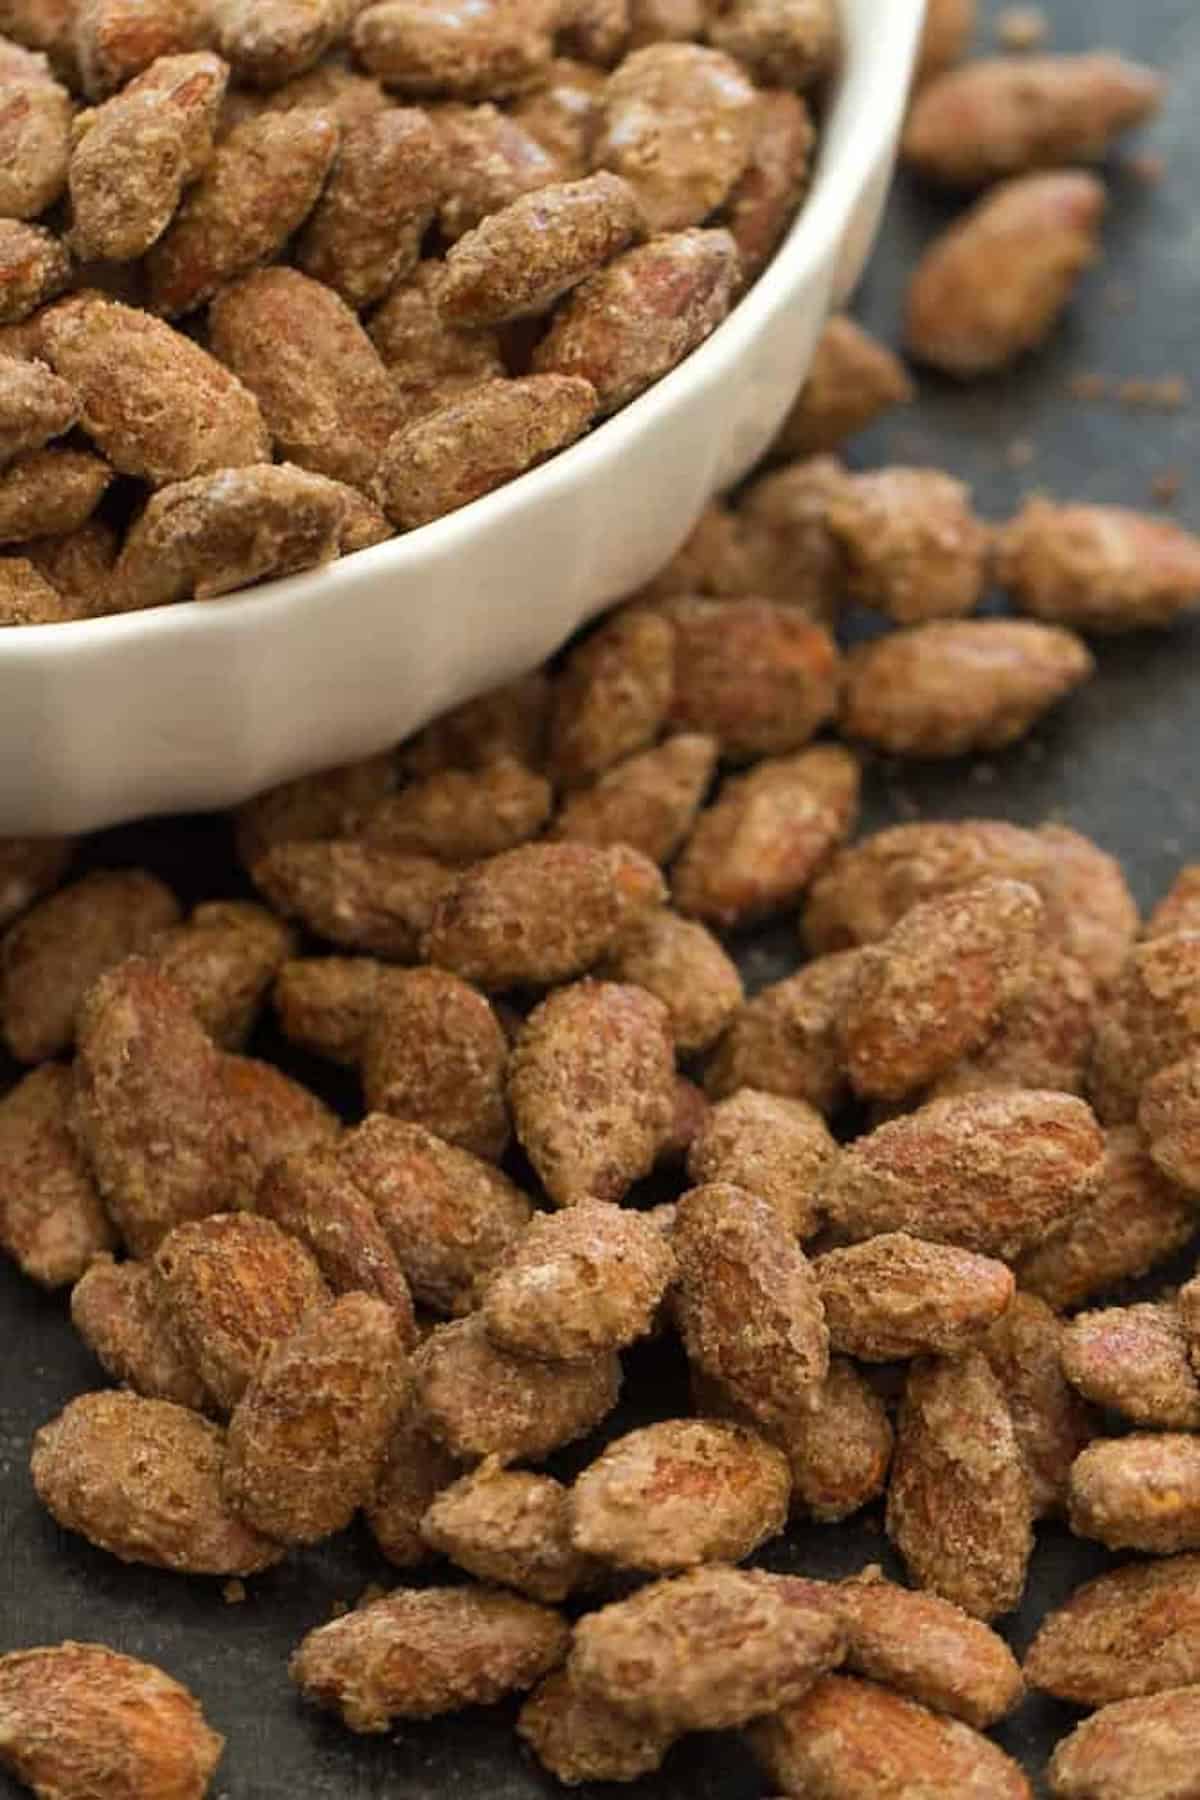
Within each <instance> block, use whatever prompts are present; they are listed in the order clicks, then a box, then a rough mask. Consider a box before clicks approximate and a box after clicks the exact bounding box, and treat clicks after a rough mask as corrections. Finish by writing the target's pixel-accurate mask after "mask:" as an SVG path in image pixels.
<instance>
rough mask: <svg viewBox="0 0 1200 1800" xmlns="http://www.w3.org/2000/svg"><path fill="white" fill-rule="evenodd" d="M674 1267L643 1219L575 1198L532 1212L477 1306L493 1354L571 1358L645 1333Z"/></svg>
mask: <svg viewBox="0 0 1200 1800" xmlns="http://www.w3.org/2000/svg"><path fill="white" fill-rule="evenodd" d="M674 1270H675V1259H674V1256H673V1254H672V1252H671V1249H670V1246H669V1244H668V1243H667V1242H666V1241H665V1239H664V1238H663V1235H662V1233H661V1232H660V1231H658V1230H657V1229H656V1227H655V1225H654V1224H653V1223H652V1222H651V1221H650V1220H649V1219H648V1218H646V1217H645V1216H644V1215H642V1214H640V1213H634V1212H626V1211H623V1210H621V1209H620V1208H618V1207H615V1206H607V1205H599V1204H595V1203H591V1202H584V1203H583V1204H581V1205H579V1206H572V1207H569V1208H568V1209H567V1211H566V1212H562V1213H549V1214H547V1213H537V1214H535V1215H534V1217H533V1219H532V1220H531V1221H530V1223H529V1225H528V1226H527V1228H526V1229H525V1231H524V1232H522V1234H521V1236H520V1237H519V1238H518V1239H517V1240H516V1242H515V1243H514V1244H513V1246H512V1248H511V1249H510V1250H509V1251H508V1253H507V1255H506V1256H505V1258H504V1260H503V1262H502V1263H501V1264H500V1266H499V1268H498V1269H497V1270H496V1273H495V1274H494V1275H493V1276H492V1277H491V1279H490V1281H489V1282H488V1283H487V1286H486V1288H485V1289H484V1292H483V1298H482V1302H481V1307H480V1311H481V1314H482V1317H483V1321H484V1324H485V1326H486V1329H487V1334H488V1336H489V1337H490V1338H491V1340H492V1342H493V1343H495V1344H498V1345H499V1346H500V1348H501V1349H502V1350H508V1351H510V1352H511V1353H512V1354H513V1355H514V1356H529V1357H533V1358H535V1359H536V1360H538V1361H545V1362H577V1361H579V1360H581V1359H585V1358H587V1357H591V1356H596V1355H599V1354H600V1353H602V1352H604V1351H608V1350H622V1349H624V1348H625V1347H626V1345H628V1344H631V1343H633V1341H634V1340H635V1339H636V1338H639V1337H642V1336H644V1335H645V1333H646V1332H648V1331H649V1330H650V1328H651V1326H652V1324H653V1322H654V1317H655V1313H656V1310H657V1308H658V1305H659V1303H660V1301H661V1300H662V1298H663V1295H664V1294H665V1292H666V1290H667V1286H668V1284H669V1283H670V1280H671V1278H672V1275H673V1274H674Z"/></svg>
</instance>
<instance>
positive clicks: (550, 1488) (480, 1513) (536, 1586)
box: [421, 1463, 591, 1606]
mask: <svg viewBox="0 0 1200 1800" xmlns="http://www.w3.org/2000/svg"><path fill="white" fill-rule="evenodd" d="M421 1536H422V1537H423V1538H424V1540H425V1542H426V1543H427V1544H428V1545H429V1546H430V1548H431V1549H433V1550H440V1551H441V1552H442V1554H443V1555H445V1556H448V1557H449V1558H450V1560H451V1562H454V1563H457V1564H458V1566H459V1568H461V1569H466V1570H467V1571H468V1573H470V1574H472V1575H474V1576H476V1577H477V1578H478V1579H479V1580H480V1581H492V1582H498V1583H499V1584H500V1585H501V1586H502V1587H511V1588H516V1589H517V1591H518V1592H519V1593H522V1594H527V1595H528V1596H529V1598H530V1599H531V1600H540V1601H542V1602H543V1603H544V1604H545V1605H549V1606H553V1605H556V1604H557V1602H558V1601H560V1600H565V1599H566V1597H567V1595H568V1594H569V1593H570V1591H571V1589H572V1588H573V1587H575V1586H577V1585H578V1583H579V1582H580V1581H582V1580H583V1579H584V1578H585V1577H586V1576H587V1575H588V1573H589V1572H590V1571H591V1564H590V1562H589V1560H588V1558H587V1557H586V1556H584V1555H582V1554H581V1553H580V1552H579V1551H578V1550H576V1549H575V1548H574V1547H573V1546H572V1543H571V1508H570V1500H569V1497H568V1493H567V1490H566V1488H564V1487H563V1486H562V1485H561V1483H559V1482H557V1481H555V1480H554V1479H553V1478H552V1477H551V1476H549V1475H531V1474H530V1473H529V1472H528V1471H527V1470H524V1469H502V1468H498V1467H496V1466H495V1465H494V1464H492V1463H484V1464H483V1465H482V1467H480V1468H478V1469H475V1470H473V1471H472V1473H471V1474H469V1475H463V1476H460V1478H459V1479H458V1480H457V1481H456V1482H454V1483H453V1485H452V1486H450V1487H446V1488H443V1489H442V1491H441V1493H440V1494H438V1495H437V1497H436V1498H435V1499H434V1501H433V1504H432V1505H431V1506H430V1508H429V1510H428V1512H427V1513H426V1514H425V1515H424V1517H423V1518H422V1520H421Z"/></svg>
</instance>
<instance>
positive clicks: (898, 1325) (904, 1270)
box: [813, 1231, 1014, 1362]
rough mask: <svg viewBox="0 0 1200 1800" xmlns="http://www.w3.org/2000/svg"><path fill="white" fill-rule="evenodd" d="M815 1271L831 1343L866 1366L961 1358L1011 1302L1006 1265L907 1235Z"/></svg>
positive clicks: (838, 1257) (826, 1259)
mask: <svg viewBox="0 0 1200 1800" xmlns="http://www.w3.org/2000/svg"><path fill="white" fill-rule="evenodd" d="M813 1267H814V1270H815V1272H816V1277H817V1287H818V1288H819V1290H820V1294H821V1304H822V1305H823V1307H824V1308H825V1322H826V1324H827V1325H828V1327H829V1341H830V1344H831V1345H832V1347H833V1349H835V1350H841V1351H844V1352H845V1353H846V1354H847V1355H849V1356H856V1357H858V1358H859V1359H860V1360H861V1361H865V1362H895V1361H896V1360H898V1359H900V1358H902V1357H909V1356H929V1355H938V1356H957V1355H960V1354H961V1353H962V1352H963V1351H964V1350H966V1349H969V1348H971V1347H972V1346H973V1345H976V1344H977V1343H978V1342H979V1340H980V1338H981V1337H982V1336H983V1334H984V1332H986V1330H987V1329H988V1327H989V1326H990V1325H992V1324H993V1323H994V1322H995V1320H996V1319H998V1318H999V1317H1000V1316H1001V1315H1002V1314H1003V1313H1004V1312H1006V1311H1007V1309H1008V1307H1009V1306H1010V1305H1011V1304H1012V1298H1013V1287H1014V1284H1013V1278H1012V1274H1011V1272H1010V1270H1008V1269H1007V1268H1006V1267H1005V1266H1004V1264H1003V1263H1001V1262H997V1261H995V1260H994V1258H992V1257H989V1256H976V1255H974V1254H973V1253H972V1252H971V1251H969V1250H958V1249H955V1248H954V1246H953V1245H949V1244H929V1243H925V1242H924V1241H922V1240H921V1239H920V1238H913V1237H909V1236H908V1234H907V1233H906V1232H902V1231H893V1232H882V1233H881V1234H880V1235H879V1236H878V1237H874V1238H870V1239H868V1241H867V1242H866V1243H864V1244H852V1245H850V1246H848V1248H846V1249H844V1250H830V1251H828V1252H827V1253H826V1254H825V1255H824V1256H821V1257H818V1259H817V1261H816V1262H815V1264H814V1265H813Z"/></svg>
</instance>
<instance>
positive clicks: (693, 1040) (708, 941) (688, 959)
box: [601, 907, 743, 1056]
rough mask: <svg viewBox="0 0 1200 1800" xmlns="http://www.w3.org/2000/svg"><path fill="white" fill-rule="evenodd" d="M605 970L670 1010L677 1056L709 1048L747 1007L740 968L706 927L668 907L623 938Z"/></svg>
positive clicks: (610, 976)
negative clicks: (639, 988) (739, 1012)
mask: <svg viewBox="0 0 1200 1800" xmlns="http://www.w3.org/2000/svg"><path fill="white" fill-rule="evenodd" d="M601 972H602V973H603V974H604V975H605V976H607V977H609V978H611V979H612V980H613V981H619V982H626V983H629V984H631V985H633V986H634V987H643V988H645V989H646V991H647V993H650V994H653V995H654V996H655V998H656V999H658V1000H661V1001H662V1003H663V1005H664V1006H665V1007H666V1009H667V1013H668V1026H669V1029H670V1033H671V1037H672V1040H673V1042H674V1044H675V1049H676V1052H677V1054H679V1055H681V1056H683V1055H688V1054H690V1053H692V1052H694V1051H697V1050H706V1049H707V1048H708V1047H709V1045H710V1044H711V1043H712V1042H713V1040H714V1039H715V1038H717V1037H719V1036H720V1034H721V1032H722V1031H723V1030H724V1029H725V1027H726V1025H727V1024H728V1023H729V1020H730V1019H731V1018H732V1016H733V1014H734V1013H735V1012H736V1011H737V1009H738V1007H739V1006H740V1005H741V1003H742V999H743V994H742V981H741V976H740V975H739V974H738V971H737V965H736V963H734V962H733V960H732V958H731V957H729V956H728V955H727V954H726V952H725V951H724V949H722V947H721V945H720V944H719V943H718V941H717V939H716V938H715V937H714V936H713V935H712V933H711V932H710V931H708V930H707V929H706V927H705V926H703V925H701V924H699V923H698V922H697V921H696V920H694V919H681V918H680V917H679V915H678V914H677V913H673V912H671V911H670V910H669V908H667V907H662V908H660V909H659V910H658V911H656V912H652V913H648V914H647V915H646V917H645V918H643V919H639V920H638V921H637V923H636V924H635V925H632V926H631V927H630V928H629V930H628V931H627V932H626V933H624V935H623V936H622V937H621V940H620V942H619V943H618V945H617V947H616V949H615V950H613V951H611V952H610V953H609V955H608V957H607V959H606V961H605V963H604V964H603V967H602V970H601Z"/></svg>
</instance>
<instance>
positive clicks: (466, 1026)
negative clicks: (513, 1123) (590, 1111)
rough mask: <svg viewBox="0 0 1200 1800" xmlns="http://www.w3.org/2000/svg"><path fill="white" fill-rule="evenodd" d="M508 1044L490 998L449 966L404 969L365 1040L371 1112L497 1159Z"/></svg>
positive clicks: (504, 1134) (503, 1127)
mask: <svg viewBox="0 0 1200 1800" xmlns="http://www.w3.org/2000/svg"><path fill="white" fill-rule="evenodd" d="M507 1067H508V1042H507V1039H506V1038H505V1036H504V1033H503V1031H502V1030H501V1029H500V1026H499V1023H498V1022H497V1019H496V1015H495V1014H494V1012H493V1011H492V1009H491V1007H490V1006H489V1005H488V1003H487V1001H486V1000H485V999H484V997H483V995H482V994H480V993H478V992H477V991H476V990H475V989H474V988H473V987H470V986H469V985H468V984H467V983H466V982H465V981H460V980H459V979H458V977H457V976H456V975H448V974H446V972H445V971H444V970H443V969H411V970H405V971H403V972H400V971H397V972H396V977H395V979H394V980H392V981H390V982H389V983H388V986H387V989H386V992H385V994H384V995H383V996H382V1002H381V1004H380V1006H379V1009H378V1011H377V1012H376V1014H375V1017H374V1019H373V1021H372V1023H371V1025H370V1026H369V1028H368V1030H367V1035H366V1039H365V1041H364V1044H363V1063H362V1072H363V1092H364V1095H365V1097H366V1103H367V1108H368V1110H369V1111H370V1112H381V1113H390V1114H391V1115H392V1116H393V1117H394V1118H398V1119H407V1120H408V1121H409V1122H410V1123H412V1124H414V1125H424V1126H425V1128H426V1129H427V1130H428V1131H431V1132H433V1133H434V1134H435V1135H436V1136H437V1137H440V1138H442V1139H444V1140H445V1142H446V1143H448V1144H457V1145H458V1146H459V1148H460V1149H463V1150H469V1151H471V1152H472V1154H473V1155H475V1156H483V1157H488V1158H491V1159H493V1160H495V1159H497V1158H498V1157H500V1156H501V1155H502V1154H503V1152H504V1149H505V1147H506V1145H507V1143H508V1135H509V1133H508V1107H507V1104H506V1101H505V1092H504V1081H505V1074H506V1071H507Z"/></svg>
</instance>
